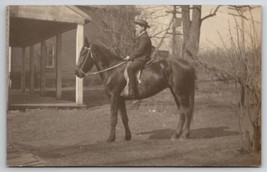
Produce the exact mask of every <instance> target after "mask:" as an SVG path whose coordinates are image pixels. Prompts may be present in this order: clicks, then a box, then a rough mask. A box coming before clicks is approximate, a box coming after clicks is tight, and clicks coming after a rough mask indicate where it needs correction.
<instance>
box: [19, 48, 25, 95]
mask: <svg viewBox="0 0 267 172" xmlns="http://www.w3.org/2000/svg"><path fill="white" fill-rule="evenodd" d="M25 57H26V48H25V47H22V59H21V80H20V81H21V91H22V92H23V93H24V92H25Z"/></svg>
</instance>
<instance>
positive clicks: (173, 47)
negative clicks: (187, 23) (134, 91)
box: [172, 5, 177, 56]
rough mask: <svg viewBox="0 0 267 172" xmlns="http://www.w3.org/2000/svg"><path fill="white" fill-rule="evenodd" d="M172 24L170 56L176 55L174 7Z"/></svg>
mask: <svg viewBox="0 0 267 172" xmlns="http://www.w3.org/2000/svg"><path fill="white" fill-rule="evenodd" d="M172 19H173V22H172V55H173V56H175V55H176V51H175V50H176V48H177V47H176V23H175V22H176V5H174V6H173V18H172Z"/></svg>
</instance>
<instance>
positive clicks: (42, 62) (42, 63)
mask: <svg viewBox="0 0 267 172" xmlns="http://www.w3.org/2000/svg"><path fill="white" fill-rule="evenodd" d="M45 65H46V43H45V40H44V41H42V42H41V59H40V69H41V72H40V75H41V77H40V80H41V81H40V94H41V96H43V95H44V94H45Z"/></svg>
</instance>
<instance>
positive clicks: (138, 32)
mask: <svg viewBox="0 0 267 172" xmlns="http://www.w3.org/2000/svg"><path fill="white" fill-rule="evenodd" d="M144 30H145V28H144V27H143V26H140V25H138V24H136V25H135V31H136V35H139V34H140V33H141V32H143V31H144Z"/></svg>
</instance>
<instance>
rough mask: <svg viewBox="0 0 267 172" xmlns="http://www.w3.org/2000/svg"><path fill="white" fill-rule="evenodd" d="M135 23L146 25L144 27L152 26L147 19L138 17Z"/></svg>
mask: <svg viewBox="0 0 267 172" xmlns="http://www.w3.org/2000/svg"><path fill="white" fill-rule="evenodd" d="M134 23H135V24H138V25H140V26H144V27H147V28H150V26H149V25H148V23H147V21H145V20H141V19H138V20H135V21H134Z"/></svg>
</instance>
